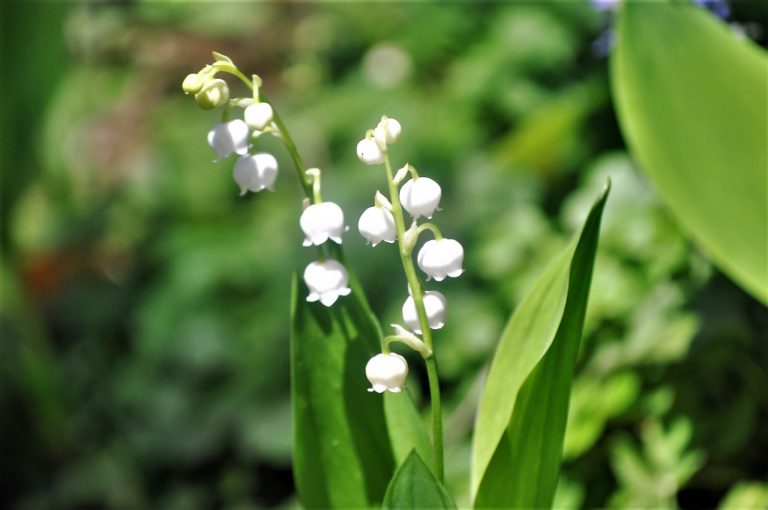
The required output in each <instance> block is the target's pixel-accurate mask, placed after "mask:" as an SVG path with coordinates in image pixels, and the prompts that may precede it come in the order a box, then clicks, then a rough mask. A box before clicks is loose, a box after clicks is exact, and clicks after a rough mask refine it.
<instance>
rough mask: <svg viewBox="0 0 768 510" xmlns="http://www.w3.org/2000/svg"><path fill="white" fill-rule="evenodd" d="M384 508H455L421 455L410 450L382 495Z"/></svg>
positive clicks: (399, 509)
mask: <svg viewBox="0 0 768 510" xmlns="http://www.w3.org/2000/svg"><path fill="white" fill-rule="evenodd" d="M384 508H385V509H389V508H391V509H397V510H401V509H403V508H425V509H426V508H429V509H438V508H456V504H455V503H454V502H453V501H452V500H451V497H450V496H449V495H448V493H447V492H446V491H445V489H444V488H443V486H442V485H440V482H438V481H437V478H435V475H433V474H432V472H431V471H430V470H429V468H428V467H427V465H426V464H424V461H423V460H421V457H419V455H418V454H417V453H416V451H415V450H412V451H411V453H410V455H408V458H406V459H405V462H403V464H402V465H401V466H400V467H399V468H398V469H397V472H396V473H395V476H394V477H393V478H392V482H391V483H390V484H389V487H388V488H387V494H386V496H385V497H384Z"/></svg>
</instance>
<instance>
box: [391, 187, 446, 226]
mask: <svg viewBox="0 0 768 510" xmlns="http://www.w3.org/2000/svg"><path fill="white" fill-rule="evenodd" d="M441 195H442V191H441V190H440V185H439V184H438V183H436V182H435V181H433V180H432V179H430V178H429V177H418V178H416V179H411V180H409V181H408V182H406V183H405V184H403V187H402V188H400V203H401V204H403V208H405V210H406V211H408V213H410V215H411V216H413V219H418V218H419V217H420V216H426V217H427V218H431V217H432V215H433V214H434V213H435V209H437V205H438V204H439V203H440V197H441Z"/></svg>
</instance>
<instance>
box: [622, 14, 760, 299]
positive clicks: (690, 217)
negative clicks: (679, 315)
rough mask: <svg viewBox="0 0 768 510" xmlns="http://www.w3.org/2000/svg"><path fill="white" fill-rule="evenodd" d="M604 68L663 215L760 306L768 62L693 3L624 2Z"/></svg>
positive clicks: (726, 26) (626, 134)
mask: <svg viewBox="0 0 768 510" xmlns="http://www.w3.org/2000/svg"><path fill="white" fill-rule="evenodd" d="M616 32H617V39H616V40H617V46H616V48H615V49H614V51H613V55H612V60H611V64H612V65H611V67H612V69H611V72H612V82H613V83H612V88H613V94H614V98H615V101H616V107H617V109H618V114H619V121H620V123H621V127H622V131H623V133H624V136H625V137H626V139H627V142H628V144H629V146H630V148H631V150H632V153H633V154H634V156H635V157H636V158H637V159H638V161H639V162H640V163H641V166H642V168H643V170H644V171H645V172H646V174H647V175H648V177H649V178H650V180H651V181H652V182H653V183H654V185H655V187H656V189H657V190H658V192H659V194H660V195H661V196H662V198H663V199H664V200H665V202H666V204H667V206H668V207H669V209H670V211H671V212H672V214H673V215H674V216H675V218H676V219H677V220H678V222H679V223H680V224H681V225H682V226H683V228H684V229H686V230H687V231H688V232H689V233H690V235H691V236H692V237H693V239H694V240H695V241H696V242H697V243H698V244H699V245H700V247H701V248H702V249H703V250H704V251H705V252H706V253H707V254H708V255H709V256H710V257H711V258H712V260H713V261H714V262H715V263H716V264H717V265H718V266H719V267H720V268H721V269H722V270H723V271H724V272H725V273H727V274H728V275H729V276H730V277H731V278H733V279H734V280H735V281H736V282H738V283H739V284H740V285H741V286H742V287H744V288H745V290H747V291H749V292H750V293H752V294H753V295H755V296H756V297H757V298H759V299H761V300H762V301H763V302H766V303H768V193H767V192H766V190H768V151H766V145H767V144H768V117H766V112H767V111H768V94H766V90H768V59H766V54H765V53H764V52H763V51H762V50H761V49H759V48H758V47H757V46H756V45H755V44H754V43H752V42H751V41H750V40H749V39H748V38H746V37H742V36H739V35H737V34H736V33H735V32H734V31H733V30H732V29H731V28H730V27H729V26H728V25H726V24H724V23H721V22H719V21H718V20H717V19H716V18H715V17H714V16H712V15H710V14H709V13H707V12H706V11H705V10H704V9H701V8H699V7H697V6H694V5H692V4H689V3H686V2H681V3H656V2H653V3H649V2H625V3H624V5H623V6H622V8H621V9H620V13H619V16H618V22H617V30H616Z"/></svg>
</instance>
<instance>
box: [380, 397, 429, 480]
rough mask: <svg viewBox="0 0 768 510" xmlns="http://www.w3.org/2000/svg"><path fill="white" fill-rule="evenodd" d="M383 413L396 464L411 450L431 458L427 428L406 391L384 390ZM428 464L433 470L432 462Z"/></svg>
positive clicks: (402, 460)
mask: <svg viewBox="0 0 768 510" xmlns="http://www.w3.org/2000/svg"><path fill="white" fill-rule="evenodd" d="M384 414H385V415H386V417H387V430H389V439H390V441H391V442H392V450H393V451H392V453H393V454H394V456H395V462H396V463H397V464H398V465H400V464H402V463H403V462H405V459H406V458H407V457H408V455H410V454H411V452H412V451H413V450H416V452H417V453H418V454H419V455H420V456H421V458H423V459H427V460H428V461H431V460H432V443H431V442H430V440H429V435H427V429H426V427H425V426H424V423H423V422H422V420H421V417H420V416H419V413H418V411H416V406H415V405H414V403H413V400H412V399H411V396H410V394H409V393H408V392H407V391H403V392H400V393H390V392H388V391H387V392H385V393H384ZM428 466H429V468H430V470H432V471H433V472H434V465H433V464H432V462H429V464H428Z"/></svg>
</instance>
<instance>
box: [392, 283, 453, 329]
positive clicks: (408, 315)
mask: <svg viewBox="0 0 768 510" xmlns="http://www.w3.org/2000/svg"><path fill="white" fill-rule="evenodd" d="M422 299H423V301H424V310H425V311H426V312H427V320H428V322H429V327H430V329H440V328H442V327H443V326H444V325H445V311H446V306H447V303H448V300H447V299H446V298H445V296H444V295H443V293H442V292H438V291H436V290H430V291H427V292H425V293H424V297H423V298H422ZM403 320H404V321H405V323H406V324H408V326H409V327H410V328H411V329H412V330H413V331H414V332H416V333H418V334H421V325H420V324H419V315H418V313H417V312H416V302H415V301H414V300H413V297H411V296H408V299H406V300H405V303H404V304H403Z"/></svg>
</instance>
